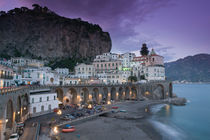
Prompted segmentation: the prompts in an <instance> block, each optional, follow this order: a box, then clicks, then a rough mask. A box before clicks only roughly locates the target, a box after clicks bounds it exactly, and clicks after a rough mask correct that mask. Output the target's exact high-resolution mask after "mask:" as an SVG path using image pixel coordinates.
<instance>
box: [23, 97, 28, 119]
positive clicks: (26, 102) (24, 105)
mask: <svg viewBox="0 0 210 140" xmlns="http://www.w3.org/2000/svg"><path fill="white" fill-rule="evenodd" d="M28 105H29V97H28V95H27V94H25V95H24V96H23V103H22V107H23V109H22V116H24V117H25V115H26V114H28Z"/></svg>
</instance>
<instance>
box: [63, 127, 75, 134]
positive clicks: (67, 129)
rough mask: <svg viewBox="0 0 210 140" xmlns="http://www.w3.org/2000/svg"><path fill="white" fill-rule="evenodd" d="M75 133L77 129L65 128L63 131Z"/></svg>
mask: <svg viewBox="0 0 210 140" xmlns="http://www.w3.org/2000/svg"><path fill="white" fill-rule="evenodd" d="M74 131H76V129H75V128H64V129H62V132H63V133H68V132H74Z"/></svg>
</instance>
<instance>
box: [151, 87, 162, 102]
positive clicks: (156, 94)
mask: <svg viewBox="0 0 210 140" xmlns="http://www.w3.org/2000/svg"><path fill="white" fill-rule="evenodd" d="M150 98H153V99H165V94H164V86H163V85H161V84H158V85H156V86H155V89H154V91H153V92H152V95H151V96H150Z"/></svg>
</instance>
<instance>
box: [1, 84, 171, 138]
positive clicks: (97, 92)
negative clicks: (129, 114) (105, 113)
mask: <svg viewBox="0 0 210 140" xmlns="http://www.w3.org/2000/svg"><path fill="white" fill-rule="evenodd" d="M42 89H50V90H51V92H54V93H55V92H56V93H57V99H58V100H59V101H61V102H63V104H79V105H81V104H88V103H90V102H92V103H97V104H100V103H107V104H110V103H111V102H113V101H122V100H128V99H141V98H143V97H146V98H149V99H166V98H168V97H172V91H173V89H172V83H171V82H170V81H154V82H152V81H151V82H147V83H141V84H140V83H138V84H133V83H129V84H119V85H104V84H100V85H99V84H97V85H65V86H56V85H54V86H26V87H16V88H9V89H1V90H0V103H1V105H0V135H1V137H0V140H3V139H4V137H5V135H7V134H9V133H12V132H14V131H15V129H16V128H15V126H16V125H15V124H16V123H17V122H20V121H24V120H25V119H27V117H28V115H29V104H30V102H29V101H30V92H32V91H35V90H36V91H38V90H42Z"/></svg>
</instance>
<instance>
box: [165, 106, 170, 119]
mask: <svg viewBox="0 0 210 140" xmlns="http://www.w3.org/2000/svg"><path fill="white" fill-rule="evenodd" d="M165 113H166V114H165V115H166V116H169V115H170V105H166V106H165Z"/></svg>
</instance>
